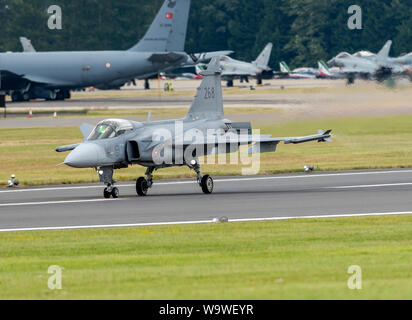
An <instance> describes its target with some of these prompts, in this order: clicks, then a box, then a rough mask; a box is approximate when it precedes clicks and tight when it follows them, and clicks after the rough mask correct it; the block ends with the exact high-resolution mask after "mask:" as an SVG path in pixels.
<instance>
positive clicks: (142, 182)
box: [136, 177, 149, 197]
mask: <svg viewBox="0 0 412 320" xmlns="http://www.w3.org/2000/svg"><path fill="white" fill-rule="evenodd" d="M148 190H149V187H148V185H147V180H146V179H145V178H143V177H140V178H139V179H137V181H136V192H137V195H138V196H140V197H145V196H147V191H148Z"/></svg>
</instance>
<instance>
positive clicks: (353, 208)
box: [0, 170, 412, 232]
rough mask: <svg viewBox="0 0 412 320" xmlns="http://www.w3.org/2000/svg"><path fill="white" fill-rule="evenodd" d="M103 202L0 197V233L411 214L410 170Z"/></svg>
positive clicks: (64, 190) (126, 189)
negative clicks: (215, 219)
mask: <svg viewBox="0 0 412 320" xmlns="http://www.w3.org/2000/svg"><path fill="white" fill-rule="evenodd" d="M119 189H120V194H121V198H120V199H117V200H113V199H111V200H105V199H103V197H102V191H103V186H102V185H99V184H91V185H73V186H48V187H41V188H29V189H3V190H0V231H1V232H6V231H22V230H44V229H70V228H75V229H77V228H98V227H121V226H138V225H153V224H155V225H156V224H183V223H206V222H211V221H212V220H213V219H214V218H220V217H227V218H229V220H230V221H249V220H252V221H253V220H261V219H273V220H276V219H284V218H298V217H313V216H315V217H334V216H361V215H382V214H408V213H412V197H411V193H412V170H389V171H354V172H340V173H320V174H318V173H311V174H293V175H278V176H259V177H231V178H216V179H215V192H214V194H212V195H204V194H202V192H201V190H200V188H199V187H198V185H197V184H196V183H195V182H194V181H193V180H183V181H156V182H155V185H154V187H153V189H151V190H150V191H149V196H147V197H145V198H138V197H137V196H136V195H135V190H134V184H133V183H122V184H119Z"/></svg>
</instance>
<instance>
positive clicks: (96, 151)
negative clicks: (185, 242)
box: [56, 57, 331, 198]
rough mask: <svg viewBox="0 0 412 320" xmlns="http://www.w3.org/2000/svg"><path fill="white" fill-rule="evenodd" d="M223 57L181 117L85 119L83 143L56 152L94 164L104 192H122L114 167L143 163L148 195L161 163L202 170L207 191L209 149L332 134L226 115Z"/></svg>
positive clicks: (140, 188)
mask: <svg viewBox="0 0 412 320" xmlns="http://www.w3.org/2000/svg"><path fill="white" fill-rule="evenodd" d="M219 60H220V59H219V57H216V58H213V59H212V61H211V62H210V64H209V66H208V68H207V70H206V71H204V72H202V76H203V80H202V83H201V85H200V87H199V88H198V91H197V94H196V96H195V98H194V101H193V103H192V105H191V107H190V109H189V112H188V113H187V115H186V116H185V117H184V118H183V119H180V120H166V121H156V122H154V121H153V122H152V121H151V117H150V116H149V118H148V121H147V122H146V123H139V122H134V121H129V120H120V119H109V120H104V121H102V122H100V123H98V124H97V126H96V127H93V126H92V125H89V124H83V125H82V126H81V128H80V129H81V131H82V133H83V135H84V137H85V139H84V141H83V143H80V144H76V145H70V146H63V147H58V148H57V149H56V151H57V152H65V151H71V153H70V154H69V155H68V156H67V158H66V159H65V161H64V164H66V165H68V166H70V167H73V168H95V170H96V171H97V173H98V175H99V177H100V181H101V182H102V183H104V184H106V188H105V189H104V197H105V198H110V197H113V198H118V197H119V190H118V188H116V187H115V181H114V180H113V171H114V170H116V169H122V168H127V167H129V166H131V165H140V166H143V167H146V168H147V171H146V176H145V177H140V178H138V179H137V181H136V192H137V194H138V195H139V196H146V195H147V193H148V190H149V189H150V188H151V187H152V186H153V172H154V171H155V170H158V169H162V168H168V167H174V166H187V167H189V168H190V169H193V170H194V171H195V172H196V173H197V182H198V184H199V186H200V187H201V189H202V191H203V192H204V193H205V194H210V193H212V192H213V186H214V184H213V179H212V177H211V176H209V175H202V172H201V169H200V161H199V158H201V157H204V156H208V155H217V154H228V153H233V152H238V151H239V148H240V146H245V147H247V150H246V151H247V153H248V154H260V153H265V152H275V151H276V148H277V146H278V144H279V143H281V142H284V143H285V144H299V143H304V142H310V141H318V142H325V141H330V139H331V130H328V131H326V132H323V131H320V132H319V133H318V134H316V135H312V136H306V137H292V138H272V136H270V135H256V134H253V132H252V127H251V124H250V123H234V122H232V121H230V120H227V119H225V117H224V110H223V97H222V85H221V72H222V71H221V67H220V62H219Z"/></svg>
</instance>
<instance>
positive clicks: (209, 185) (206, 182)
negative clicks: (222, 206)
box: [201, 174, 214, 194]
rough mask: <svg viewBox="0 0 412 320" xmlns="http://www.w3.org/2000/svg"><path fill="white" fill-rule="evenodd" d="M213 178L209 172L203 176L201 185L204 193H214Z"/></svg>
mask: <svg viewBox="0 0 412 320" xmlns="http://www.w3.org/2000/svg"><path fill="white" fill-rule="evenodd" d="M213 186H214V183H213V179H212V177H211V176H209V175H208V174H207V175H205V176H204V177H203V178H202V181H201V187H202V191H203V193H204V194H212V193H213Z"/></svg>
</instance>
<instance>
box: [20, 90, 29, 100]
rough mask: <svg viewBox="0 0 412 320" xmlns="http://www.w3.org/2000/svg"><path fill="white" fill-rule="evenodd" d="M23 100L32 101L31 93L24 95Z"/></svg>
mask: <svg viewBox="0 0 412 320" xmlns="http://www.w3.org/2000/svg"><path fill="white" fill-rule="evenodd" d="M22 99H23V101H30V93H29V92H25V93H23V95H22Z"/></svg>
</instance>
